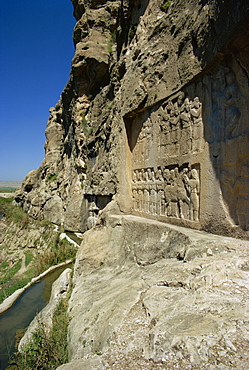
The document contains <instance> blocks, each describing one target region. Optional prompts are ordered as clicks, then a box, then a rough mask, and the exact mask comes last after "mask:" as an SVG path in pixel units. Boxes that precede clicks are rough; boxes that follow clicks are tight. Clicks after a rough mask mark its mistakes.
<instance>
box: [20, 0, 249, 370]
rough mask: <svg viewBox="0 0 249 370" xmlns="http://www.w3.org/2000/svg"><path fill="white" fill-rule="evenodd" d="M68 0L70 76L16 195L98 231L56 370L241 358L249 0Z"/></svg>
mask: <svg viewBox="0 0 249 370" xmlns="http://www.w3.org/2000/svg"><path fill="white" fill-rule="evenodd" d="M72 2H73V5H74V15H75V18H76V20H77V23H76V26H75V29H74V43H75V56H74V58H73V61H72V67H71V74H70V80H69V82H68V84H67V85H66V87H65V89H64V91H63V92H62V95H61V98H60V100H59V102H58V103H57V104H56V106H55V107H54V108H51V109H50V118H49V121H48V124H47V129H46V138H47V140H46V144H45V158H44V161H43V163H42V164H41V166H40V168H39V169H37V170H34V171H32V172H31V173H30V174H28V175H27V177H26V179H25V180H24V182H23V185H22V188H21V189H19V191H18V192H17V193H16V198H15V200H16V202H17V203H19V204H21V205H22V206H23V207H24V209H25V210H26V211H27V212H28V213H29V214H30V215H32V216H33V217H35V218H45V219H49V220H50V221H52V222H54V223H56V224H62V225H63V226H64V228H65V229H68V230H73V231H86V230H87V229H91V230H88V231H86V232H85V234H84V239H83V242H82V244H81V247H80V249H79V251H78V254H77V258H76V264H75V269H74V277H73V283H74V288H73V291H72V296H71V299H70V302H69V313H70V317H71V319H70V325H69V350H70V359H71V362H70V364H66V365H63V366H62V367H60V369H61V370H64V369H65V370H66V369H82V368H84V369H120V370H121V369H125V370H127V369H154V368H155V369H156V368H157V369H175V368H181V369H206V368H208V369H213V370H214V369H232V368H236V369H245V368H246V367H247V364H248V357H247V354H246V352H247V348H248V338H249V336H248V328H247V323H248V312H247V308H246V307H247V306H248V287H249V285H248V279H249V275H248V264H249V255H248V250H249V242H248V241H247V239H248V238H249V235H248V232H249V145H248V140H249V126H248V122H247V121H248V113H249V112H248V103H247V102H248V97H249V88H248V81H249V78H248V76H249V49H248V47H249V41H248V40H249V37H248V36H249V35H248V33H249V32H248V31H249V28H248V20H249V9H248V1H243V0H241V1H236V2H234V1H232V0H228V1H226V2H224V1H218V0H215V1H208V0H191V1H189V2H186V1H183V0H173V1H162V0H143V1H142V0H112V1H106V0H72ZM207 231H208V232H210V233H207ZM217 234H220V235H217ZM221 235H223V236H221ZM236 238H239V239H236ZM243 239H244V240H243Z"/></svg>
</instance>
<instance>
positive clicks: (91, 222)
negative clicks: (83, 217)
mask: <svg viewBox="0 0 249 370" xmlns="http://www.w3.org/2000/svg"><path fill="white" fill-rule="evenodd" d="M97 220H98V217H97V216H96V214H95V213H94V211H89V217H88V219H87V221H86V224H87V229H88V230H89V229H92V228H93V227H94V226H95V225H96V223H97Z"/></svg>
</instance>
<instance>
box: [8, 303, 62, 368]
mask: <svg viewBox="0 0 249 370" xmlns="http://www.w3.org/2000/svg"><path fill="white" fill-rule="evenodd" d="M67 305H68V299H67V298H66V299H62V300H61V301H60V302H59V304H58V306H57V309H56V311H55V313H54V317H53V324H52V329H51V331H50V332H48V331H47V330H45V327H44V325H43V324H42V323H41V322H40V323H39V324H38V328H37V330H35V331H34V332H33V334H32V340H31V342H30V343H29V345H28V346H27V347H26V348H25V350H24V352H23V353H21V354H20V353H17V354H16V355H15V358H14V359H13V360H12V363H11V365H12V366H13V365H14V366H17V368H18V369H19V370H38V369H39V370H50V369H51V370H52V369H56V368H57V367H58V366H60V365H62V364H64V363H66V362H68V347H67V327H68V315H67Z"/></svg>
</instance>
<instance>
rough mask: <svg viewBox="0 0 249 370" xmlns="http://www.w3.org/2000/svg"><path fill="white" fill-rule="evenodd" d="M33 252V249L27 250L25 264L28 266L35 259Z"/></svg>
mask: <svg viewBox="0 0 249 370" xmlns="http://www.w3.org/2000/svg"><path fill="white" fill-rule="evenodd" d="M33 257H34V256H33V253H32V252H31V251H26V252H25V266H26V267H27V266H28V265H29V264H30V262H31V261H32V259H33Z"/></svg>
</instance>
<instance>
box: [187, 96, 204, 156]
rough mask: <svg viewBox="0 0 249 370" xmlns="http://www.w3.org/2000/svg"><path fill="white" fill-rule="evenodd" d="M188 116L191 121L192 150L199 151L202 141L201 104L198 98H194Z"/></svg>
mask: <svg viewBox="0 0 249 370" xmlns="http://www.w3.org/2000/svg"><path fill="white" fill-rule="evenodd" d="M190 114H191V116H192V120H193V126H192V138H193V139H192V150H193V151H194V152H196V151H200V150H201V147H202V139H203V122H202V103H201V102H200V100H199V98H198V97H195V98H194V101H193V103H192V105H191V108H190Z"/></svg>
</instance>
